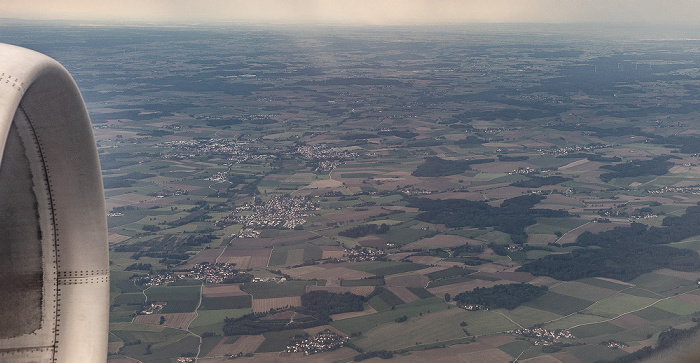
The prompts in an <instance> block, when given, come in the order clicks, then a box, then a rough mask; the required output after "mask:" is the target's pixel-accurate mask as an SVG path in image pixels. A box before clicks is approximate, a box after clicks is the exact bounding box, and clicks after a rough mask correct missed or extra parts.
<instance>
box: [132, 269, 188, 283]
mask: <svg viewBox="0 0 700 363" xmlns="http://www.w3.org/2000/svg"><path fill="white" fill-rule="evenodd" d="M181 278H182V275H178V274H175V273H172V272H166V273H161V274H153V275H146V276H143V277H139V278H138V279H137V280H136V283H138V284H139V285H144V286H158V285H165V284H168V283H171V282H175V281H177V280H179V279H181Z"/></svg>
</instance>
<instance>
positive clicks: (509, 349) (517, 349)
mask: <svg viewBox="0 0 700 363" xmlns="http://www.w3.org/2000/svg"><path fill="white" fill-rule="evenodd" d="M531 347H532V344H530V343H529V342H527V341H525V340H516V341H514V342H512V343H508V344H504V345H501V346H499V347H498V349H500V350H502V351H504V352H506V353H507V354H508V355H510V356H511V357H513V358H517V357H519V356H520V354H521V353H522V352H524V351H525V350H527V349H530V348H531Z"/></svg>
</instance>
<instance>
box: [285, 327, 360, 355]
mask: <svg viewBox="0 0 700 363" xmlns="http://www.w3.org/2000/svg"><path fill="white" fill-rule="evenodd" d="M347 341H348V338H347V337H344V336H342V335H339V334H336V333H334V332H332V331H330V330H328V329H326V330H324V331H321V332H319V333H318V334H316V335H315V336H313V337H310V338H308V339H304V340H302V341H301V342H297V343H293V344H290V345H288V346H287V347H286V348H285V350H284V351H285V352H287V353H299V352H302V353H304V355H310V354H315V353H322V352H327V351H329V350H334V349H338V348H340V347H342V346H343V345H345V343H346V342H347Z"/></svg>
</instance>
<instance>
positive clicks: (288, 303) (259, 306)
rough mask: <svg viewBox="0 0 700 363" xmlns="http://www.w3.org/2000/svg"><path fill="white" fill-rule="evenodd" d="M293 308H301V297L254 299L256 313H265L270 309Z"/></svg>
mask: <svg viewBox="0 0 700 363" xmlns="http://www.w3.org/2000/svg"><path fill="white" fill-rule="evenodd" d="M292 306H301V297H300V296H291V297H276V298H270V299H253V312H254V313H264V312H268V311H270V309H284V308H288V307H292Z"/></svg>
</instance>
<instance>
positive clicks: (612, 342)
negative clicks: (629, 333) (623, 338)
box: [603, 340, 629, 349]
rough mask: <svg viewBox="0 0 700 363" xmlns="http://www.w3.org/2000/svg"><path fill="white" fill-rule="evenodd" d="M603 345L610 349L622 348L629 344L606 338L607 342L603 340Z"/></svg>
mask: <svg viewBox="0 0 700 363" xmlns="http://www.w3.org/2000/svg"><path fill="white" fill-rule="evenodd" d="M603 345H605V346H606V347H608V348H610V349H623V348H627V347H629V345H627V344H625V343H623V342H618V341H615V340H608V341H607V342H603Z"/></svg>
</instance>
